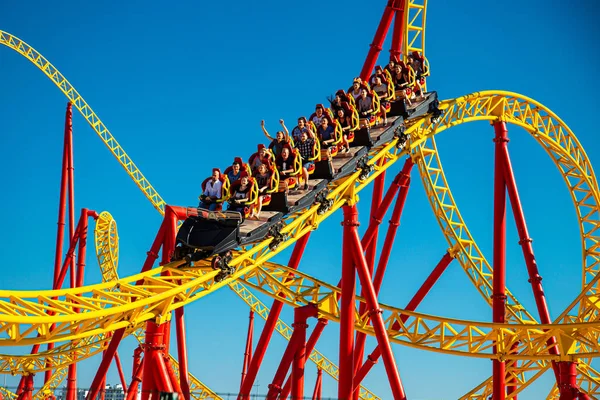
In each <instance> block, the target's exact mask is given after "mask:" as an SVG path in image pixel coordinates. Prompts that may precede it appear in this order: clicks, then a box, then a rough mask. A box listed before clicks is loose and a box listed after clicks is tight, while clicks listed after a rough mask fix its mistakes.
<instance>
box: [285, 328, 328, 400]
mask: <svg viewBox="0 0 600 400" xmlns="http://www.w3.org/2000/svg"><path fill="white" fill-rule="evenodd" d="M326 326H327V320H326V319H324V318H319V322H317V326H315V329H313V331H312V333H311V334H310V338H309V339H308V341H307V342H306V361H308V359H309V357H310V353H312V351H313V350H314V349H315V346H316V344H317V342H318V341H319V338H320V337H321V334H322V333H323V330H324V329H325V327H326ZM286 372H287V371H286ZM291 391H292V380H291V376H290V377H288V379H287V381H286V382H285V385H283V389H282V390H281V395H280V396H279V399H280V400H285V399H287V398H288V396H289V395H290V392H291Z"/></svg>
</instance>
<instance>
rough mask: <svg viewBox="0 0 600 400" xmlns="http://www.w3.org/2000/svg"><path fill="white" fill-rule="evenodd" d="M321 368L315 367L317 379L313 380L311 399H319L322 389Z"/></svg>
mask: <svg viewBox="0 0 600 400" xmlns="http://www.w3.org/2000/svg"><path fill="white" fill-rule="evenodd" d="M322 381H323V370H322V369H321V368H319V369H317V381H316V382H315V390H314V392H313V396H312V400H321V393H322V391H323V386H322Z"/></svg>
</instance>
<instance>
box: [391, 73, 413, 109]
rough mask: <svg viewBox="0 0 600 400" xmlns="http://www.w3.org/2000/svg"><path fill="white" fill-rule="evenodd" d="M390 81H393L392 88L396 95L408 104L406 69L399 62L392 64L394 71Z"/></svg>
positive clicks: (408, 82) (409, 103)
mask: <svg viewBox="0 0 600 400" xmlns="http://www.w3.org/2000/svg"><path fill="white" fill-rule="evenodd" d="M392 82H393V83H394V89H395V90H396V97H397V98H399V99H403V100H406V103H407V105H409V106H410V105H411V102H410V96H409V94H408V93H407V92H408V89H410V87H409V85H410V77H409V75H408V69H407V68H402V65H400V64H396V65H395V66H394V73H393V74H392Z"/></svg>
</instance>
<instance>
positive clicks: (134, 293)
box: [0, 92, 600, 360]
mask: <svg viewBox="0 0 600 400" xmlns="http://www.w3.org/2000/svg"><path fill="white" fill-rule="evenodd" d="M509 95H510V96H512V98H514V97H515V96H516V95H514V94H504V93H501V94H498V93H493V92H490V93H479V94H475V95H472V96H470V97H469V96H467V97H465V98H460V99H458V100H454V101H450V102H445V103H444V107H445V108H446V109H448V108H449V105H450V104H462V103H463V102H464V101H465V99H467V100H475V99H481V98H483V97H486V96H487V98H488V100H487V101H488V102H487V103H485V102H480V103H479V104H478V105H476V107H472V108H469V109H470V110H472V111H473V110H477V109H479V110H490V109H492V110H493V109H494V107H495V106H494V107H492V106H491V105H493V104H496V103H494V102H496V101H497V104H502V102H503V101H504V100H502V101H500V98H501V97H503V96H509ZM506 100H507V102H506V105H507V106H511V107H512V108H511V109H513V110H517V109H518V110H521V111H523V108H518V107H513V106H514V104H513V103H511V102H510V101H508V100H510V99H506ZM486 104H487V105H486ZM447 115H451V113H450V112H449V113H448V114H447ZM487 115H488V116H489V115H490V114H489V113H487ZM471 118H473V120H477V119H478V118H479V119H484V118H483V117H481V116H478V115H475V116H473V117H471ZM486 118H488V117H486ZM463 119H465V118H464V116H463ZM449 120H450V118H449ZM539 121H543V120H542V119H540V120H539ZM442 125H443V123H440V124H438V125H436V126H433V125H431V123H430V122H429V121H428V119H427V118H422V119H421V120H419V121H418V123H414V124H413V125H412V126H411V127H409V128H408V129H407V133H408V134H409V135H411V138H412V144H411V145H412V146H414V148H418V146H421V145H422V144H423V143H424V142H425V141H426V140H427V139H428V137H429V136H431V135H432V134H434V133H435V132H439V131H443V129H442ZM450 125H452V123H449V124H448V126H450ZM538 135H539V136H541V133H538ZM569 143H571V144H572V143H574V139H571V140H569ZM559 147H560V146H556V148H555V149H554V151H555V152H556V153H557V154H560V153H559ZM571 148H573V146H571ZM576 151H577V152H578V154H580V155H581V152H580V151H579V150H576ZM403 154H404V152H400V151H398V150H397V149H396V147H395V140H394V141H392V142H391V143H389V144H387V145H386V146H383V147H380V148H378V149H374V150H372V151H371V153H370V155H369V156H370V159H369V161H368V163H369V164H370V165H376V164H377V163H378V162H379V161H380V160H381V161H382V163H381V165H379V168H378V169H376V170H375V172H374V173H373V174H371V175H370V176H369V178H367V179H366V180H364V181H363V182H359V181H357V179H358V177H359V175H360V173H361V172H360V171H357V172H356V173H354V174H352V175H350V176H349V177H347V178H344V179H341V180H339V181H337V182H333V183H332V184H331V185H330V189H331V190H332V192H331V194H330V198H331V199H333V200H334V205H333V207H332V208H331V209H330V210H329V211H328V212H327V213H325V214H323V215H321V216H319V215H318V214H317V213H316V209H317V206H316V205H315V206H313V207H311V208H310V209H309V210H307V211H306V212H304V213H302V214H300V215H292V216H289V217H288V218H287V219H286V220H285V223H286V226H285V228H284V229H283V233H288V234H289V240H288V241H286V242H284V243H282V244H281V245H280V246H279V247H278V248H277V249H276V250H275V251H272V250H271V249H269V248H268V244H269V243H270V241H271V239H267V240H265V241H263V242H261V243H259V244H256V245H252V246H248V247H247V248H246V249H243V250H244V251H241V252H236V253H235V254H234V259H233V261H232V262H231V264H230V265H232V266H234V267H235V268H236V271H235V273H234V274H233V275H232V277H231V278H229V279H236V278H239V277H242V276H246V277H252V276H256V277H260V279H259V281H258V283H257V282H252V286H254V287H256V288H257V289H259V290H261V291H263V292H266V293H268V290H267V289H266V288H268V287H271V288H275V289H274V290H273V293H271V294H272V295H273V296H276V295H277V293H280V292H283V293H287V294H289V295H290V296H291V297H293V298H295V301H296V302H298V301H303V300H302V296H309V300H304V301H305V303H308V302H315V303H317V304H319V306H320V307H321V312H322V314H323V315H325V316H328V317H329V318H331V319H333V320H336V318H337V317H336V313H337V310H336V309H337V302H336V301H335V300H334V299H335V295H334V293H335V290H336V288H334V287H331V286H328V285H327V284H325V283H322V282H318V281H315V280H311V278H310V277H307V276H305V275H303V274H301V273H298V272H296V275H297V276H298V277H302V280H303V281H302V282H304V280H307V281H310V282H316V287H311V288H310V290H306V289H307V288H306V287H305V286H306V285H305V284H304V283H302V284H296V283H293V284H286V285H283V284H282V285H280V286H276V283H277V279H276V277H277V276H283V275H287V273H288V272H289V271H287V270H285V269H284V268H281V267H279V268H280V271H283V272H280V273H278V270H275V269H273V268H271V269H270V270H269V273H265V272H264V271H267V268H268V267H267V265H272V264H266V262H267V261H269V260H270V259H271V257H272V256H273V255H275V254H276V253H278V252H279V251H282V250H283V249H285V248H286V247H287V246H289V245H291V244H292V243H293V242H294V241H295V240H296V239H297V238H299V237H301V236H302V235H303V234H305V233H306V232H308V231H310V230H312V229H314V228H316V227H317V226H318V224H319V223H320V222H321V221H323V220H324V219H326V218H327V217H329V215H331V214H332V213H333V212H335V210H336V209H337V208H339V207H341V206H342V205H343V204H345V203H346V202H347V201H348V200H355V199H356V196H357V193H358V192H359V191H360V190H362V189H363V188H364V187H366V186H367V185H368V184H369V183H370V181H371V180H373V179H374V178H375V177H376V176H377V175H378V174H379V173H381V171H383V170H384V169H386V168H387V167H389V166H390V165H392V164H393V163H394V162H395V161H396V160H397V159H398V158H399V157H400V156H402V155H403ZM580 158H584V157H580ZM587 171H588V175H589V174H590V171H591V169H587ZM594 189H595V188H594ZM462 230H465V227H463V228H462ZM461 245H462V246H464V241H463V242H461V243H459V244H458V246H459V247H460V246H461ZM472 247H473V246H472ZM462 252H465V250H459V251H457V252H455V254H457V257H458V258H459V259H460V253H462ZM181 264H182V262H174V263H171V264H169V265H167V266H165V267H162V268H156V269H153V270H151V271H148V272H146V273H143V274H137V275H134V276H131V277H127V278H123V279H120V280H119V281H117V282H106V283H102V284H98V285H92V286H88V287H83V288H75V289H65V290H57V291H42V292H34V293H32V292H18V291H10V292H9V291H0V298H2V299H4V300H2V301H0V312H1V313H0V333H1V334H2V338H1V339H0V344H2V345H7V344H12V345H14V344H31V343H47V342H54V341H61V340H73V339H81V338H85V337H88V336H91V335H93V334H98V333H105V332H109V331H113V330H115V329H118V328H121V327H127V326H137V325H139V324H140V323H141V322H143V321H146V320H149V319H157V320H159V321H162V320H166V319H167V318H168V314H169V312H170V311H171V310H173V309H175V308H177V307H179V306H183V305H185V304H187V303H189V302H191V301H194V300H196V299H198V298H201V297H203V296H204V295H206V294H207V293H209V292H210V291H212V290H215V289H218V288H219V287H221V286H224V284H225V283H224V282H220V283H215V282H214V280H213V278H214V276H215V274H216V272H215V271H212V270H211V269H210V267H209V266H208V263H207V262H206V261H202V262H199V263H197V264H196V265H195V267H196V268H191V269H187V268H186V269H180V268H177V267H179V266H181ZM165 270H168V271H169V272H171V275H170V276H162V275H161V273H162V272H163V271H165ZM261 273H262V275H261ZM282 274H283V275H282ZM484 278H485V277H484ZM247 279H248V278H246V280H247ZM261 279H262V280H261ZM138 280H141V281H142V282H143V283H142V284H141V285H138V286H134V284H135V282H137V281H138ZM484 280H485V279H484ZM177 282H181V284H179V285H178V284H177ZM261 282H262V283H261ZM296 285H297V286H298V287H299V288H302V290H299V292H298V293H296V292H292V291H291V290H292V289H291V287H293V286H296ZM303 285H304V286H303ZM325 289H327V290H326V291H324V290H325ZM55 298H56V299H55ZM32 300H33V301H32ZM175 300H177V302H175ZM284 301H286V300H284ZM287 302H289V301H287ZM294 304H296V303H294ZM296 305H297V304H296ZM327 307H328V308H327ZM75 308H80V309H81V312H80V313H75V312H74V309H75ZM382 308H383V309H384V314H385V313H389V316H386V323H387V324H388V327H390V334H393V335H394V337H393V340H394V341H396V342H398V343H401V344H404V345H408V346H411V347H417V348H423V349H429V350H433V351H438V352H442V353H448V354H462V355H469V356H472V357H479V358H494V357H498V358H501V359H506V360H509V359H519V360H528V359H546V360H550V359H556V360H559V359H578V358H582V357H586V356H595V355H596V354H597V353H598V347H599V346H598V344H597V343H593V342H592V341H587V340H586V337H588V336H589V335H590V334H594V333H596V331H597V330H598V329H600V324H598V323H596V322H589V323H585V322H583V323H575V324H556V325H540V324H534V323H533V322H534V320H533V319H532V318H531V319H529V320H528V321H527V323H521V324H510V325H509V324H504V325H499V324H492V323H480V322H471V321H460V320H455V319H445V318H440V317H431V316H427V315H423V314H419V313H411V312H406V311H402V310H400V309H397V308H393V307H388V306H382ZM48 311H53V312H55V313H56V315H55V316H51V317H50V316H47V315H46V313H47V312H48ZM403 314H406V315H408V316H409V317H412V318H409V321H407V323H406V324H404V323H401V322H399V321H400V319H399V318H400V316H401V315H403ZM515 315H519V316H522V315H527V314H524V313H523V311H522V310H517V312H516V313H515ZM411 321H412V322H411ZM53 322H57V323H58V327H57V329H56V331H53V332H48V330H47V325H49V324H50V323H53ZM394 323H399V325H400V329H397V330H396V331H398V332H394V330H393V329H391V326H392V325H393V324H394ZM75 326H77V327H78V329H74V327H75ZM5 327H10V329H5ZM358 329H359V330H362V331H365V332H366V333H370V334H372V332H371V331H370V329H371V328H370V327H368V326H360V322H359V327H358ZM34 332H35V333H38V332H39V333H40V337H39V338H38V337H33V333H34ZM584 332H585V335H584V334H583V333H584ZM551 336H557V337H562V338H566V339H568V340H566V341H559V348H560V349H561V350H563V352H562V355H561V356H552V355H550V354H547V353H545V351H546V344H545V339H547V338H548V337H551ZM496 340H498V346H499V348H500V350H501V351H500V352H499V354H498V355H492V354H490V353H489V352H490V351H491V347H492V345H493V343H494V342H495V341H496ZM517 341H518V342H520V345H519V347H518V350H519V352H518V353H516V354H512V353H511V354H508V353H506V354H505V353H504V352H503V351H502V350H506V352H507V351H508V350H507V349H509V348H510V346H511V345H512V344H513V343H515V342H517ZM569 341H572V343H570V342H569ZM573 343H575V344H577V346H578V347H577V346H575V347H574V346H572V344H573ZM567 344H569V346H567ZM575 350H577V352H576V353H574V351H575Z"/></svg>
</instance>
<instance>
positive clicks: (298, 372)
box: [292, 304, 318, 399]
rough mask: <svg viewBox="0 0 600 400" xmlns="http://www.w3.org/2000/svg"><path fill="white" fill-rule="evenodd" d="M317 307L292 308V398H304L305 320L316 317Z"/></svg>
mask: <svg viewBox="0 0 600 400" xmlns="http://www.w3.org/2000/svg"><path fill="white" fill-rule="evenodd" d="M317 311H318V310H317V307H316V306H315V305H314V304H310V305H306V306H303V307H298V308H296V309H294V334H296V335H297V337H296V354H295V355H294V361H293V363H292V399H303V398H304V366H305V364H306V358H307V353H306V329H307V328H308V324H307V323H306V321H307V320H308V318H310V317H314V318H316V317H317Z"/></svg>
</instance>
